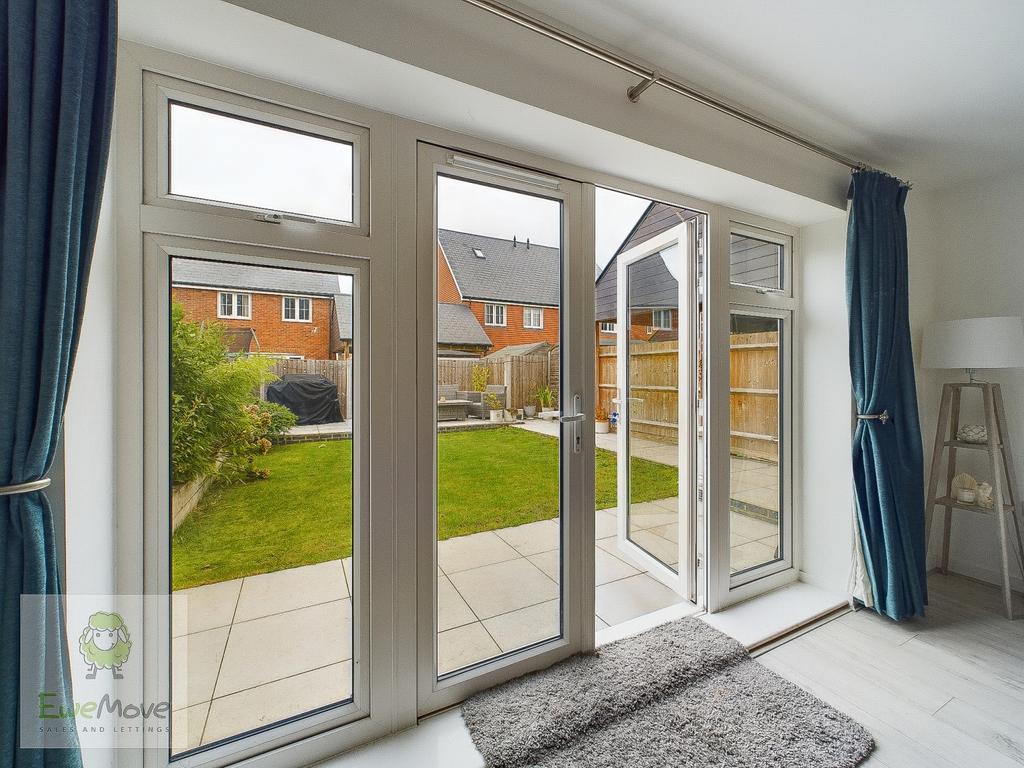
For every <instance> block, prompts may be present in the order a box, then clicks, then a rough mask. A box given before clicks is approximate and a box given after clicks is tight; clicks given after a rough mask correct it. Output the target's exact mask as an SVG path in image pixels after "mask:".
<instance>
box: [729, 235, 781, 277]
mask: <svg viewBox="0 0 1024 768" xmlns="http://www.w3.org/2000/svg"><path fill="white" fill-rule="evenodd" d="M784 255H785V249H784V247H783V245H782V244H781V243H773V242H770V241H768V240H762V239H760V238H757V237H751V236H750V235H747V234H746V233H737V232H733V233H732V234H730V235H729V282H730V283H732V284H733V285H739V286H746V287H748V288H755V289H757V290H759V291H762V292H767V291H780V290H782V288H783V284H782V273H783V267H784V264H785V263H784V261H783V258H784Z"/></svg>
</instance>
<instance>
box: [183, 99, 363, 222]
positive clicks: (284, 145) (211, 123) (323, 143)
mask: <svg viewBox="0 0 1024 768" xmlns="http://www.w3.org/2000/svg"><path fill="white" fill-rule="evenodd" d="M169 139H170V141H169V145H170V168H169V171H170V179H169V182H170V183H169V190H170V193H171V194H172V195H180V196H182V197H190V198H194V199H198V200H209V201H211V202H217V203H226V204H228V205H239V206H245V207H247V208H256V209H262V210H270V211H281V212H285V213H292V214H298V215H301V216H309V217H313V218H317V219H331V220H335V221H341V222H346V223H350V222H352V221H353V220H354V214H353V207H354V206H353V167H354V165H353V151H354V150H353V145H352V144H351V143H350V142H346V141H341V140H339V139H334V138H330V137H327V136H317V135H312V134H309V133H305V132H302V131H296V130H289V129H287V128H283V127H281V126H277V125H270V124H268V123H263V122H258V121H256V120H247V119H244V118H241V117H235V116H232V115H227V114H224V113H221V112H216V111H213V110H208V109H200V108H198V107H194V106H190V105H186V104H181V103H177V102H171V103H170V127H169Z"/></svg>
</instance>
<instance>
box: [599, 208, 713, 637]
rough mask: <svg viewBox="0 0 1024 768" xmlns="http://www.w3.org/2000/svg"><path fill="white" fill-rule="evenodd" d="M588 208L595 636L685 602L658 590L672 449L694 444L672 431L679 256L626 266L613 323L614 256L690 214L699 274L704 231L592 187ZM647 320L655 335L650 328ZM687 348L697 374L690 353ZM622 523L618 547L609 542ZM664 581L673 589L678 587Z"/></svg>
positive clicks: (674, 522) (674, 465) (671, 522)
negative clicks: (622, 342)
mask: <svg viewBox="0 0 1024 768" xmlns="http://www.w3.org/2000/svg"><path fill="white" fill-rule="evenodd" d="M595 203H596V209H597V211H596V212H597V216H596V222H595V224H596V230H595V241H596V246H597V247H596V254H595V255H596V259H597V262H596V264H595V269H596V278H595V285H594V319H595V321H596V322H597V323H598V324H599V325H598V327H597V328H596V329H595V332H596V336H597V364H596V379H597V381H596V385H597V391H596V393H595V399H596V403H597V405H596V407H595V420H596V427H595V431H596V433H597V434H596V436H595V443H596V451H595V457H594V462H595V467H594V476H595V484H596V488H595V498H596V502H597V508H596V511H595V516H596V519H595V526H594V528H595V535H596V539H597V540H596V547H597V550H596V552H595V564H596V577H597V578H596V585H595V587H596V588H595V606H596V613H597V616H596V626H597V628H598V629H603V628H604V627H606V626H610V625H616V624H620V623H622V622H626V621H630V620H632V619H634V618H637V617H639V616H642V615H644V614H646V613H649V612H651V611H656V610H659V609H662V608H665V607H668V606H670V605H675V604H679V603H683V602H686V601H687V598H688V596H687V595H684V594H681V593H679V592H677V591H675V590H674V589H673V588H670V587H669V586H667V585H666V583H665V580H666V576H669V577H670V576H671V572H672V571H677V570H678V568H679V564H678V559H679V557H678V555H679V546H678V541H679V535H680V530H679V525H680V523H682V524H684V525H686V524H687V521H680V520H679V517H678V513H679V510H680V502H679V490H680V478H679V464H680V458H681V451H680V449H681V448H682V447H685V446H686V445H687V440H696V439H697V435H691V436H686V437H680V435H679V430H678V404H679V399H678V398H679V394H680V392H682V393H684V395H685V393H686V392H688V391H690V392H692V390H688V389H687V385H686V383H685V382H681V381H680V380H679V371H680V367H679V343H678V341H679V340H678V328H679V324H678V302H679V280H680V277H681V276H682V275H683V274H684V273H683V272H682V271H681V270H682V269H683V268H684V265H683V264H682V263H681V259H680V249H679V248H667V249H665V251H663V252H662V253H659V254H655V255H653V256H649V257H647V258H646V259H644V260H643V261H641V262H640V263H634V269H633V270H632V272H630V271H627V272H626V274H625V278H624V279H625V280H626V281H627V283H628V286H627V291H626V295H627V298H628V300H629V305H630V306H629V308H628V310H627V312H628V315H629V316H630V317H631V322H626V323H623V324H621V325H619V324H617V322H616V318H618V316H619V309H620V307H619V301H618V294H619V291H618V280H619V260H620V258H621V257H622V255H623V254H625V253H627V252H629V251H632V250H633V249H634V248H636V247H638V246H640V247H642V246H643V244H644V243H646V242H647V241H648V240H650V239H651V238H653V237H657V236H658V235H661V234H662V233H664V232H666V231H667V230H669V229H672V228H674V227H678V226H679V225H680V224H681V223H682V222H684V221H687V220H689V219H692V218H694V217H695V216H696V217H697V223H698V226H697V230H698V242H697V254H698V263H697V265H696V269H697V274H698V275H699V274H700V254H701V252H702V244H701V237H702V236H703V235H702V234H700V233H702V232H703V229H704V228H703V226H702V219H703V216H702V214H698V213H697V212H695V211H690V210H687V209H684V208H678V207H675V206H671V205H667V204H665V203H661V202H652V201H650V200H646V199H643V198H637V197H633V196H631V195H625V194H622V193H619V192H613V191H611V190H606V189H600V188H598V190H597V194H596V200H595ZM686 268H693V266H692V265H691V266H689V267H686ZM628 269H629V268H628V267H627V270H628ZM624 309H625V308H624ZM698 312H699V306H698ZM655 315H658V316H659V318H660V320H661V321H662V323H661V324H663V325H664V326H665V328H664V329H658V328H655V327H654V326H655V325H657V323H655V322H654V318H655ZM620 332H621V333H622V334H623V336H625V337H626V338H627V339H628V340H629V341H628V350H629V355H628V359H627V361H626V365H627V366H628V371H629V376H628V377H627V382H628V384H629V386H628V389H627V390H626V391H620V390H619V384H618V369H619V358H618V350H617V346H616V345H617V343H618V341H619V333H620ZM695 349H696V350H697V352H696V354H697V355H698V367H699V359H700V357H699V356H700V352H699V349H700V345H699V344H698V345H697V346H696V347H695ZM627 397H632V398H635V399H633V400H627V399H626V398H627ZM630 416H632V417H633V418H632V420H629V417H630ZM627 424H628V427H627ZM627 429H628V435H627V439H626V440H624V441H623V442H624V443H625V444H626V446H627V447H626V451H627V452H628V455H629V461H628V462H627V463H626V467H627V472H628V474H627V475H626V476H621V477H620V476H619V464H618V460H617V453H618V451H619V450H620V445H619V441H620V438H621V437H622V436H621V435H620V434H617V433H619V432H620V431H621V430H627ZM624 484H625V485H627V486H628V488H629V493H628V500H629V503H628V504H627V505H626V506H625V507H622V508H620V507H619V506H618V491H619V488H620V487H621V486H622V485H624ZM685 487H687V486H686V485H684V488H685ZM695 512H696V514H697V519H696V520H695V521H690V522H693V523H694V525H695V527H698V528H701V526H702V523H701V520H702V514H701V512H700V510H699V509H695ZM623 520H624V527H625V533H626V537H627V539H628V542H622V541H620V540H619V535H618V528H619V524H620V521H623ZM630 544H633V545H636V547H634V546H629V545H630ZM637 547H639V548H640V549H641V550H643V551H645V552H646V553H647V554H648V555H651V556H652V557H653V558H654V559H655V560H656V561H657V562H658V563H659V564H658V565H654V566H652V564H651V562H650V560H649V559H647V558H639V557H636V548H637ZM646 569H649V571H648V572H644V571H645V570H646ZM669 580H670V581H672V582H673V584H674V585H679V584H680V580H679V579H675V578H669ZM698 583H699V582H698Z"/></svg>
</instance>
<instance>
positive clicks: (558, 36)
mask: <svg viewBox="0 0 1024 768" xmlns="http://www.w3.org/2000/svg"><path fill="white" fill-rule="evenodd" d="M463 2H465V3H468V4H469V5H472V6H475V7H476V8H479V9H480V10H483V11H487V12H488V13H490V14H493V15H494V16H498V17H499V18H502V19H505V20H506V21H511V22H512V23H513V24H517V25H518V26H520V27H523V28H525V29H529V30H531V31H533V32H536V33H537V34H539V35H542V36H544V37H546V38H548V39H549V40H553V41H554V42H556V43H561V44H562V45H564V46H566V47H568V48H572V49H573V50H575V51H578V52H580V53H584V54H586V55H587V56H590V57H592V58H595V59H598V60H599V61H603V62H605V63H606V64H610V65H611V66H613V67H616V68H617V69H620V70H622V71H623V72H628V73H629V74H631V75H634V76H636V77H639V78H641V80H640V82H638V83H637V84H636V85H634V86H631V87H630V88H628V89H627V90H626V96H627V98H628V99H629V100H630V101H632V102H636V101H637V100H638V99H639V98H640V94H642V93H643V92H644V91H646V90H647V89H648V88H650V87H651V86H652V85H660V86H661V87H662V88H665V89H666V90H669V91H672V92H673V93H676V94H678V95H680V96H685V97H686V98H688V99H691V100H692V101H696V102H697V103H699V104H703V105H704V106H706V107H709V108H711V109H714V110H716V111H718V112H721V113H722V114H725V115H728V116H729V117H732V118H735V119H736V120H739V121H741V122H744V123H746V124H747V125H750V126H753V127H754V128H757V129H759V130H762V131H764V132H765V133H770V134H772V135H773V136H776V137H777V138H780V139H784V140H785V141H788V142H790V143H791V144H796V145H797V146H798V147H802V148H803V149H806V150H809V151H811V152H814V153H815V154H818V155H821V156H822V157H826V158H828V159H829V160H832V161H833V162H836V163H839V164H840V165H845V166H846V167H847V168H849V169H851V170H864V169H868V168H870V166H869V165H867V164H866V163H863V162H860V161H858V160H853V159H852V158H849V157H847V156H846V155H843V154H841V153H839V152H836V151H834V150H831V149H829V148H828V147H825V146H822V145H821V144H817V143H815V142H813V141H810V140H809V139H805V138H803V137H801V136H798V135H797V134H795V133H792V132H791V131H787V130H786V129H785V128H780V127H779V126H777V125H773V124H772V123H769V122H767V121H765V120H762V119H760V118H759V117H755V116H754V115H751V114H749V113H747V112H744V111H743V110H741V109H739V108H738V107H734V106H732V105H731V104H727V103H726V102H724V101H721V100H719V99H716V98H715V97H713V96H708V95H707V94H705V93H701V92H700V91H698V90H695V89H694V88H691V87H690V86H688V85H686V84H685V83H682V82H679V81H678V80H674V79H672V78H670V77H666V76H664V75H662V74H660V73H659V72H657V71H655V70H652V69H651V68H650V67H646V66H644V65H642V64H639V63H637V62H636V61H633V60H631V59H628V58H626V57H625V56H621V55H619V54H617V53H615V52H614V51H609V50H608V49H606V48H602V47H600V46H598V45H595V44H593V43H591V42H589V41H587V40H584V39H583V38H581V37H578V36H576V35H573V34H570V33H568V32H565V31H563V30H561V29H559V28H557V27H554V26H552V25H551V24H548V23H547V22H544V21H541V20H540V19H535V18H533V17H532V16H529V15H527V14H525V13H523V12H521V11H518V10H516V9H515V8H512V7H511V6H508V5H505V4H504V3H501V2H498V1H497V0H463Z"/></svg>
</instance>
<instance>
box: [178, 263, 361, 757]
mask: <svg viewBox="0 0 1024 768" xmlns="http://www.w3.org/2000/svg"><path fill="white" fill-rule="evenodd" d="M170 272H171V277H170V279H171V289H170V299H171V316H170V318H169V326H170V338H169V344H170V351H171V382H170V397H171V413H170V423H171V446H170V455H169V456H168V464H169V466H168V470H169V473H170V475H171V478H172V497H171V499H170V506H171V518H172V523H171V524H172V532H171V553H170V555H171V556H170V567H171V588H172V590H173V593H172V594H173V598H174V599H173V601H172V625H173V641H172V659H171V669H172V686H171V706H172V712H173V715H172V740H173V744H174V747H173V751H174V752H175V753H180V752H183V751H187V750H191V749H196V748H199V747H205V746H207V745H210V744H213V743H216V742H219V741H222V740H225V739H231V738H233V737H236V736H238V735H239V734H242V733H245V732H247V731H251V730H255V729H259V728H265V727H268V726H271V725H273V724H275V723H277V722H280V721H281V720H284V719H287V718H291V717H294V716H297V715H301V714H304V713H308V712H311V711H313V710H318V709H320V708H323V707H327V706H331V705H334V704H337V703H339V702H343V701H345V700H348V699H350V698H351V696H352V687H353V678H352V655H353V653H352V649H353V636H352V615H353V612H352V600H353V595H354V594H356V591H355V590H354V589H353V582H352V576H353V568H352V556H353V552H352V540H353V525H352V507H353V484H352V462H353V452H352V445H353V442H352V421H351V415H350V413H349V403H350V402H351V397H350V393H351V381H352V352H351V350H352V344H351V342H352V338H351V337H352V330H351V329H352V295H351V290H352V289H351V280H350V279H348V278H339V276H338V275H336V274H328V273H322V272H312V271H300V270H293V269H278V268H269V267H262V266H257V265H254V264H234V263H224V262H214V261H204V260H196V259H185V258H173V259H171V265H170ZM238 288H245V289H246V290H248V291H250V294H249V297H250V298H251V300H252V304H251V310H252V312H251V314H252V317H251V319H246V320H241V319H218V318H217V294H218V289H222V290H223V289H228V290H232V289H238ZM296 290H301V291H302V292H303V293H307V294H309V295H311V296H313V297H314V298H312V300H311V305H312V306H311V311H312V322H313V327H312V328H304V329H303V331H302V332H301V333H298V334H297V333H296V331H295V326H294V325H291V324H289V325H287V326H286V325H285V324H284V322H283V321H282V318H281V303H280V302H281V294H282V293H284V292H286V291H296ZM228 295H231V294H228ZM294 356H298V357H304V358H305V359H304V360H303V359H297V360H296V359H286V358H288V357H294Z"/></svg>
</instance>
